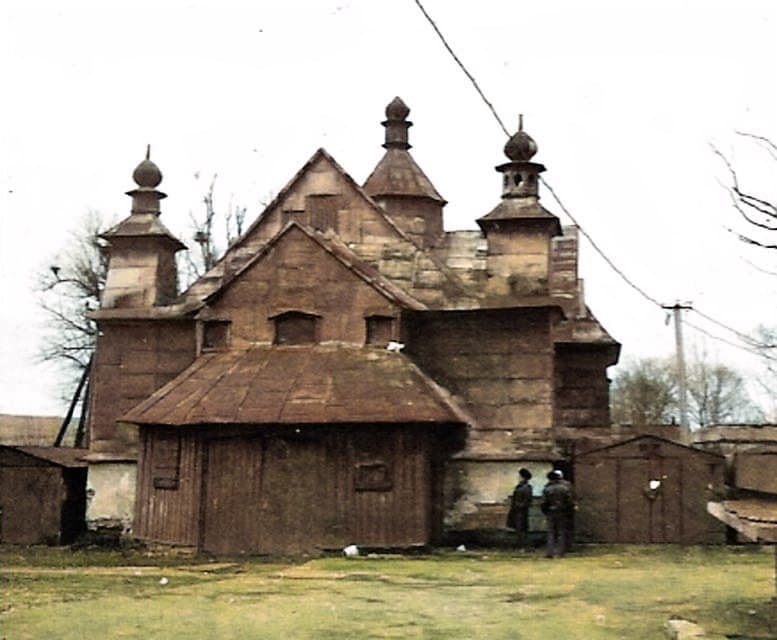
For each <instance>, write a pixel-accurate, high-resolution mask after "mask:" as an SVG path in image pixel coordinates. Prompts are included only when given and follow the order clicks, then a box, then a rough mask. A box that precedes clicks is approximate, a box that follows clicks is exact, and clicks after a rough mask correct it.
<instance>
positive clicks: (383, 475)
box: [354, 462, 393, 491]
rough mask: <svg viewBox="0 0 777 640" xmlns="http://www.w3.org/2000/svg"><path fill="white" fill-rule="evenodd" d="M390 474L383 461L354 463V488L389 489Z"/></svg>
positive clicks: (358, 489)
mask: <svg viewBox="0 0 777 640" xmlns="http://www.w3.org/2000/svg"><path fill="white" fill-rule="evenodd" d="M392 486H393V485H392V482H391V475H390V473H389V468H388V465H387V464H385V463H384V462H370V463H364V464H357V465H356V474H355V476H354V489H356V491H391V488H392Z"/></svg>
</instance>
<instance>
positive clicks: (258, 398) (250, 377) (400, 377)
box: [121, 344, 469, 426]
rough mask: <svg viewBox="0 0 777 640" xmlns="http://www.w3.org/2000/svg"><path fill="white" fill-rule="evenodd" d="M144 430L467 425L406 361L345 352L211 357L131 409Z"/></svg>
mask: <svg viewBox="0 0 777 640" xmlns="http://www.w3.org/2000/svg"><path fill="white" fill-rule="evenodd" d="M121 421H124V422H131V423H135V424H140V425H143V424H146V425H151V424H154V425H169V426H185V425H199V424H322V423H348V422H365V423H400V422H413V423H467V422H469V420H468V418H467V416H466V414H464V412H463V411H462V410H461V409H459V408H458V407H457V406H456V404H455V402H454V401H453V400H452V399H451V398H450V397H449V396H448V394H447V392H446V391H445V390H444V389H442V388H440V387H439V386H438V385H437V384H436V383H435V382H434V381H433V380H431V379H430V378H428V377H427V376H426V375H425V374H423V373H422V372H421V371H420V370H419V369H418V368H417V367H416V366H415V365H414V364H413V363H412V362H411V361H410V360H409V359H408V358H407V357H405V356H403V355H402V354H400V353H396V352H389V351H387V350H385V349H377V348H369V347H355V346H345V345H339V344H338V345H334V344H333V345H305V346H302V345H299V346H285V345H284V346H269V345H258V346H253V347H251V348H249V349H246V350H240V351H226V352H220V353H207V354H204V355H202V356H201V357H200V358H198V359H197V360H196V361H195V362H194V363H193V364H192V365H191V366H190V367H189V368H188V369H186V370H185V371H184V372H182V373H181V374H180V375H178V376H177V377H176V378H174V379H173V380H171V381H170V382H169V383H168V384H166V385H165V386H163V387H162V388H161V389H159V390H158V391H156V392H155V393H154V394H153V395H151V396H150V397H149V398H147V399H146V400H145V401H143V402H142V403H141V404H139V405H137V406H136V407H134V408H133V409H131V410H130V411H129V412H128V413H127V414H126V415H124V416H123V417H122V418H121Z"/></svg>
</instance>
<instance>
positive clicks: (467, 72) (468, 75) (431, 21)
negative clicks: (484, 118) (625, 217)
mask: <svg viewBox="0 0 777 640" xmlns="http://www.w3.org/2000/svg"><path fill="white" fill-rule="evenodd" d="M415 3H416V4H417V5H418V8H419V9H420V10H421V13H423V14H424V17H425V18H426V19H427V20H428V21H429V24H430V25H432V29H434V31H435V33H436V34H437V35H438V36H439V38H440V41H441V42H442V43H443V46H444V47H445V48H446V49H447V50H448V53H450V54H451V57H452V58H453V59H454V60H455V61H456V64H457V65H459V68H460V69H461V70H462V71H463V72H464V75H466V76H467V78H469V81H470V82H471V83H472V86H473V87H475V91H477V92H478V95H479V96H480V98H481V99H482V100H483V102H485V103H486V106H487V107H488V108H489V110H490V111H491V113H492V114H493V116H494V118H495V119H496V121H497V122H498V123H499V126H500V127H502V131H504V134H505V135H506V136H507V137H508V138H509V137H510V132H509V131H508V130H507V127H505V125H504V122H502V119H501V118H500V117H499V114H498V113H497V112H496V109H494V105H492V104H491V103H490V102H489V101H488V98H486V94H484V93H483V91H482V90H481V89H480V85H479V84H478V83H477V80H475V78H474V77H473V76H472V74H471V73H470V72H469V71H468V70H467V67H465V66H464V63H463V62H462V61H461V60H459V57H458V56H457V55H456V53H455V52H454V51H453V49H452V48H451V46H450V45H449V44H448V41H447V40H446V39H445V36H444V35H442V31H440V29H439V28H438V27H437V24H436V23H435V21H434V20H432V17H431V16H430V15H429V14H428V13H427V11H426V9H424V5H422V4H421V1H420V0H415Z"/></svg>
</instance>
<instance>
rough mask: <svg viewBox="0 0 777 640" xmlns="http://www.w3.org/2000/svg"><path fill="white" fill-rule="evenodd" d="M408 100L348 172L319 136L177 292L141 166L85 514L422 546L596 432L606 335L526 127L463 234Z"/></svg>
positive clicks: (108, 292)
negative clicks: (424, 159) (447, 215)
mask: <svg viewBox="0 0 777 640" xmlns="http://www.w3.org/2000/svg"><path fill="white" fill-rule="evenodd" d="M408 115H409V109H408V107H407V106H406V105H405V104H404V103H403V102H402V100H400V99H399V98H395V99H394V100H392V101H391V103H390V104H389V105H388V107H387V108H386V120H385V121H384V122H383V126H384V127H385V143H384V145H383V146H384V148H385V153H384V154H383V157H382V158H381V159H380V160H379V162H378V163H377V165H376V167H375V169H374V170H373V171H372V173H371V174H370V176H369V177H368V178H367V180H366V181H365V183H364V184H363V185H359V184H358V183H356V182H355V181H354V180H353V179H352V178H351V177H350V176H349V175H348V173H346V172H345V171H344V170H343V169H342V168H341V167H340V166H339V165H338V164H337V162H336V161H335V160H334V159H333V158H332V157H331V156H330V155H329V154H328V153H327V152H326V151H324V150H323V149H319V150H318V151H316V152H315V153H314V154H313V156H312V157H311V158H310V159H309V160H308V161H307V162H306V163H305V164H304V165H303V166H302V168H301V169H300V170H299V171H298V172H297V174H296V175H295V176H294V177H293V178H292V179H291V180H290V182H289V183H288V184H287V185H286V186H285V187H284V188H283V189H282V190H281V191H280V193H279V194H278V196H277V197H276V198H275V199H274V201H273V202H272V203H271V204H270V205H269V206H268V207H267V208H266V209H265V211H264V212H263V213H262V214H261V216H260V217H259V218H258V219H257V220H256V221H255V222H254V223H253V224H252V225H251V226H250V228H248V230H247V231H246V232H245V234H244V235H243V236H242V237H241V238H240V239H238V240H237V241H236V242H235V243H234V244H233V245H232V246H231V247H230V248H229V250H228V251H227V252H226V254H225V255H224V256H223V258H222V259H221V260H220V261H219V262H218V263H217V264H216V266H215V267H213V268H212V269H211V270H210V271H209V272H207V273H206V274H205V275H203V276H202V277H201V278H199V279H198V280H197V281H196V282H194V283H193V284H192V285H191V286H190V287H189V288H188V289H187V290H185V291H183V292H179V291H178V290H177V284H176V283H177V274H176V266H175V265H176V260H175V256H176V253H177V252H178V251H180V250H182V249H184V248H185V247H184V245H183V244H182V243H181V242H180V241H179V240H178V239H176V238H175V237H174V236H173V235H172V234H171V233H170V232H169V231H168V230H167V229H166V228H165V226H164V224H163V223H162V222H161V220H160V201H161V200H162V199H163V198H164V197H165V194H163V193H162V192H160V191H159V190H158V189H157V187H158V186H159V184H160V182H161V180H162V174H161V172H160V170H159V169H158V167H157V166H156V165H155V164H154V163H153V162H152V161H151V160H150V159H149V158H148V157H147V158H146V159H145V160H143V161H142V162H141V163H140V165H138V167H137V168H136V169H135V172H134V174H133V178H134V181H135V182H136V184H137V186H136V187H135V188H134V189H133V190H132V191H130V192H129V193H128V195H130V196H131V198H132V210H131V213H130V215H129V216H128V217H127V218H126V219H124V220H123V221H122V222H120V223H119V224H118V225H116V226H115V227H114V228H112V229H110V230H109V231H108V232H106V233H105V234H104V238H105V240H106V241H107V242H108V246H109V249H108V250H109V257H110V262H109V270H108V276H107V283H106V287H105V291H104V293H103V298H102V304H101V308H100V309H99V310H98V311H96V312H95V313H94V318H95V319H96V321H97V322H98V325H99V338H98V344H97V351H96V356H95V361H94V369H93V382H92V385H93V392H92V394H91V398H90V402H91V406H90V423H89V428H90V452H89V455H88V462H89V489H90V496H91V499H90V503H89V509H88V514H87V518H88V520H89V521H90V524H91V525H92V526H102V525H117V524H118V525H121V526H123V527H124V528H125V529H126V530H131V531H132V534H133V535H135V536H137V537H139V538H141V539H145V540H149V541H153V542H159V543H167V544H174V545H185V546H189V547H193V548H196V549H199V550H202V551H207V552H213V553H223V554H232V553H274V552H285V551H294V550H300V549H314V548H339V547H342V546H344V545H348V544H357V545H365V546H379V547H406V546H410V545H419V544H428V543H433V542H435V541H438V540H440V539H442V537H443V536H445V535H446V533H448V532H451V531H466V530H477V529H487V528H489V527H501V526H502V524H503V518H504V513H503V505H504V500H505V497H506V495H507V494H508V493H509V491H510V488H511V487H512V484H513V483H514V481H515V472H516V471H517V468H518V467H519V466H529V467H530V468H533V469H535V470H537V472H538V473H539V472H541V471H542V470H543V469H545V470H546V469H548V468H549V467H550V465H551V464H553V463H556V464H563V462H564V461H565V460H567V461H568V460H569V456H570V452H571V450H572V448H573V446H574V442H575V441H576V439H578V438H581V437H588V436H590V434H591V433H595V432H599V433H602V432H603V430H608V429H609V424H610V420H609V413H608V411H609V409H608V379H607V373H606V372H607V367H608V366H610V365H612V364H614V363H615V362H616V361H617V359H618V354H619V345H618V343H617V342H616V341H615V340H613V339H612V338H611V337H610V336H609V335H608V334H607V332H606V331H605V330H604V329H603V328H602V327H601V325H600V324H599V323H598V322H597V320H596V318H595V317H594V316H593V314H592V313H591V312H590V310H589V309H588V308H587V306H586V304H585V301H584V300H583V296H582V287H581V285H580V282H579V279H578V273H577V236H576V233H575V229H574V228H562V226H561V224H560V222H559V219H558V218H557V217H556V216H555V215H553V214H552V213H550V212H549V211H548V210H546V209H545V208H544V207H543V206H542V205H541V204H540V202H539V184H538V179H539V175H540V173H541V172H542V171H544V170H545V167H544V166H543V165H542V164H539V163H537V162H534V161H533V159H532V158H533V156H534V155H535V153H536V151H537V145H536V144H535V142H534V140H533V139H532V138H531V137H530V136H529V135H528V134H527V133H526V132H525V131H523V126H522V125H521V126H520V127H519V130H518V132H517V133H515V134H514V135H513V136H512V137H511V138H510V139H509V141H508V142H507V144H506V146H505V148H504V152H505V154H506V156H507V161H506V162H504V163H503V164H500V165H499V166H498V167H496V170H497V171H498V172H499V173H500V174H501V180H502V189H501V198H499V194H498V193H496V194H495V198H494V200H495V206H494V208H493V209H492V210H491V211H486V212H483V215H482V216H481V217H479V218H477V223H478V225H479V227H480V230H479V231H446V230H445V227H444V224H443V207H444V206H445V204H446V202H445V200H444V198H443V197H442V196H441V195H440V194H439V193H438V192H437V190H436V189H435V187H434V185H433V184H432V183H431V182H430V180H429V179H428V178H427V177H426V175H425V174H424V172H423V171H422V169H421V168H420V167H419V166H418V164H417V163H416V162H415V160H414V159H413V157H412V155H411V154H410V152H409V150H410V144H409V141H408V129H409V127H410V125H411V123H410V122H409V121H408V119H407V118H408Z"/></svg>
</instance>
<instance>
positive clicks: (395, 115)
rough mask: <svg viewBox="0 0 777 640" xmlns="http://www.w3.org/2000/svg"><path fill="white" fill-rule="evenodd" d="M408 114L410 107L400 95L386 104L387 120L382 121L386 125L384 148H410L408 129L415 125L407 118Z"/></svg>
mask: <svg viewBox="0 0 777 640" xmlns="http://www.w3.org/2000/svg"><path fill="white" fill-rule="evenodd" d="M408 115H410V107H408V106H407V105H406V104H405V103H404V101H403V100H402V98H400V97H399V96H397V97H396V98H394V99H393V100H392V101H391V102H389V103H388V105H387V106H386V120H385V121H384V122H383V123H382V124H383V126H384V127H386V141H385V142H384V143H383V147H384V148H386V149H403V150H405V151H407V150H408V149H409V148H410V143H409V142H408V135H407V130H408V129H409V128H410V127H412V126H413V123H412V122H410V121H409V120H408V119H407V116H408Z"/></svg>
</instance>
